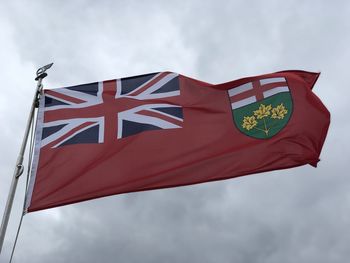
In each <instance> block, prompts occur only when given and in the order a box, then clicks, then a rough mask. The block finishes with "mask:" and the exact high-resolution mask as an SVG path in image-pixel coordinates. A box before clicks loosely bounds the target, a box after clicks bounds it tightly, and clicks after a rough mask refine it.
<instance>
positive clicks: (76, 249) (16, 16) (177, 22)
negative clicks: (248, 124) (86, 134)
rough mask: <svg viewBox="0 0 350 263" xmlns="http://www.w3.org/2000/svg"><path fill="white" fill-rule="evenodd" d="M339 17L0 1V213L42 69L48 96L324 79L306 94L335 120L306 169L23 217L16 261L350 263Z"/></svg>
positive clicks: (228, 6)
mask: <svg viewBox="0 0 350 263" xmlns="http://www.w3.org/2000/svg"><path fill="white" fill-rule="evenodd" d="M349 16H350V2H349V1H346V0H343V1H337V0H335V1H294V0H285V1H277V0H276V1H273V0H268V1H244V0H241V1H239V0H237V1H219V0H218V1H205V0H200V1H197V0H191V1H190V0H189V1H121V0H120V1H112V0H101V1H83V0H72V1H58V0H52V1H37V0H33V1H18V0H13V1H1V2H0V29H1V31H0V47H1V48H0V59H1V63H0V72H1V73H0V83H1V84H2V85H1V96H0V118H1V119H0V120H1V123H2V128H1V130H0V133H1V136H0V146H1V148H0V149H1V151H0V154H1V158H0V213H1V214H2V212H3V210H4V207H5V203H6V199H7V194H8V190H9V187H10V182H11V179H12V173H13V169H14V165H15V162H16V158H17V155H18V152H19V148H20V144H21V141H22V137H23V133H24V128H25V124H26V119H27V116H28V113H29V109H30V104H31V100H32V96H33V92H34V89H35V85H36V83H35V81H34V78H35V72H36V70H37V69H38V68H39V67H41V66H43V65H45V64H48V63H50V62H54V63H55V64H54V66H53V67H52V68H51V69H50V70H49V72H48V74H49V76H48V77H47V78H46V79H45V80H44V87H47V88H55V87H62V86H68V85H75V84H81V83H89V82H94V81H100V80H105V79H115V78H120V77H126V76H133V75H140V74H144V73H149V72H156V71H164V70H169V71H174V72H178V73H181V74H184V75H186V76H190V77H193V78H196V79H200V80H203V81H206V82H210V83H222V82H226V81H230V80H234V79H237V78H241V77H246V76H254V75H259V74H265V73H270V72H275V71H279V70H287V69H301V70H308V71H315V72H319V71H320V72H321V76H320V78H319V80H318V82H317V84H316V86H315V88H314V92H315V93H316V94H317V96H318V97H319V98H320V99H321V100H322V101H323V102H324V104H325V105H326V106H327V108H328V109H329V111H330V112H331V116H332V117H331V118H332V120H331V126H330V129H329V133H328V137H327V140H326V142H325V144H324V147H323V151H322V153H321V162H319V164H318V167H317V168H316V169H315V168H313V167H311V166H303V167H298V168H293V169H287V170H281V171H273V172H268V173H262V174H258V175H250V176H246V177H241V178H236V179H231V180H225V181H220V182H212V183H205V184H199V185H193V186H187V187H180V188H172V189H164V190H156V191H148V192H140V193H132V194H124V195H117V196H111V197H106V198H100V199H96V200H92V201H87V202H82V203H78V204H74V205H68V206H63V207H59V208H53V209H48V210H43V211H40V212H35V213H30V214H27V215H26V216H25V217H24V221H23V225H22V229H21V233H20V237H19V240H18V244H17V249H16V253H15V256H14V259H13V262H26V263H32V262H33V263H34V262H52V263H59V262H76V263H80V262H84V263H90V262H128V263H134V262H135V263H136V262H143V263H148V262H149V263H151V262H152V263H157V262H169V263H178V262H194V263H196V262H201V263H207V262H208V263H211V262H220V263H226V262H227V263H229V262H230V263H231V262H235V263H246V262H262V263H265V262H266V263H275V262H276V263H280V262H285V263H288V262H299V263H303V262H305V263H306V262H307V263H313V262H317V263H323V262H334V263H336V262H339V263H340V262H341V263H343V262H347V261H348V259H349V258H350V245H349V244H350V176H349V173H348V172H347V170H348V169H347V165H348V163H349V161H350V157H349V156H350V143H349V139H348V131H349V129H350V122H349V121H348V113H349V110H350V107H349V102H348V101H349V98H350V97H349V90H348V88H349V87H348V81H347V80H346V79H347V77H348V75H349V73H348V70H349V61H350V49H349V46H350V20H349ZM27 155H28V154H26V156H27ZM24 185H25V176H22V178H21V179H20V182H19V186H18V188H17V193H16V198H15V202H14V206H13V210H12V214H11V218H10V223H9V227H8V231H7V235H6V239H5V244H4V247H3V252H2V254H1V255H0V262H1V263H5V262H8V260H9V256H10V252H11V247H12V244H13V241H14V237H15V232H16V228H17V225H18V221H19V218H20V214H21V209H22V204H23V198H24Z"/></svg>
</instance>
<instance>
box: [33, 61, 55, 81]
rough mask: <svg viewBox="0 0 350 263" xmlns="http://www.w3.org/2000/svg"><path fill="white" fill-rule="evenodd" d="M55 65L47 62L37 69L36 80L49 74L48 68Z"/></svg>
mask: <svg viewBox="0 0 350 263" xmlns="http://www.w3.org/2000/svg"><path fill="white" fill-rule="evenodd" d="M52 65H53V63H50V64H47V65H45V66H43V67H41V68H39V69H38V70H37V71H36V78H35V80H36V81H38V80H39V79H43V78H45V77H46V76H47V73H46V70H48V69H49V68H51V67H52Z"/></svg>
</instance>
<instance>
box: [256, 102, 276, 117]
mask: <svg viewBox="0 0 350 263" xmlns="http://www.w3.org/2000/svg"><path fill="white" fill-rule="evenodd" d="M271 109H272V106H271V104H269V105H267V106H265V105H264V104H260V106H259V109H258V110H255V111H254V115H255V116H256V117H257V118H258V119H259V120H260V119H262V118H264V117H267V116H269V115H270V114H271V112H270V111H271Z"/></svg>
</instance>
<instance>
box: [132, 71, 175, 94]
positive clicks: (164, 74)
mask: <svg viewBox="0 0 350 263" xmlns="http://www.w3.org/2000/svg"><path fill="white" fill-rule="evenodd" d="M169 74H170V73H169V72H162V73H161V74H159V76H157V77H156V78H154V79H153V80H152V81H150V82H149V83H147V84H146V85H145V86H144V87H142V88H141V89H139V90H136V91H135V92H131V93H130V94H129V95H130V96H137V95H139V94H141V93H142V92H144V91H145V90H147V89H148V88H150V87H151V86H153V85H154V84H156V83H157V82H158V81H160V80H161V79H162V78H164V77H165V76H166V75H169Z"/></svg>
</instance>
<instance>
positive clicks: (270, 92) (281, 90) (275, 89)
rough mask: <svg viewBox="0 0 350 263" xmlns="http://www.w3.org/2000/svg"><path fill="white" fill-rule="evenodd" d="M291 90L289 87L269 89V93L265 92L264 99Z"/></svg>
mask: <svg viewBox="0 0 350 263" xmlns="http://www.w3.org/2000/svg"><path fill="white" fill-rule="evenodd" d="M288 91H289V89H288V87H287V86H282V87H277V88H274V89H269V90H267V91H264V98H267V97H271V96H273V95H275V94H277V93H281V92H288Z"/></svg>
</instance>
